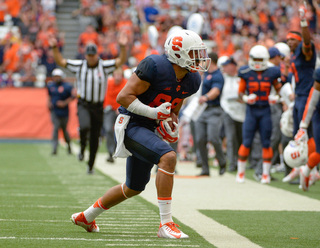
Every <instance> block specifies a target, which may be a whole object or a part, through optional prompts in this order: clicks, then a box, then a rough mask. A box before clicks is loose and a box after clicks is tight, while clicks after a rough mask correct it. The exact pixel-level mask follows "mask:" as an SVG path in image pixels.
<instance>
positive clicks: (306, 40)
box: [299, 6, 313, 61]
mask: <svg viewBox="0 0 320 248" xmlns="http://www.w3.org/2000/svg"><path fill="white" fill-rule="evenodd" d="M306 13H307V10H306V7H305V6H300V7H299V17H300V26H301V35H302V42H303V44H302V53H303V54H304V56H305V58H306V60H307V61H309V60H311V59H312V56H313V50H312V44H311V36H310V31H309V27H308V21H307V18H306Z"/></svg>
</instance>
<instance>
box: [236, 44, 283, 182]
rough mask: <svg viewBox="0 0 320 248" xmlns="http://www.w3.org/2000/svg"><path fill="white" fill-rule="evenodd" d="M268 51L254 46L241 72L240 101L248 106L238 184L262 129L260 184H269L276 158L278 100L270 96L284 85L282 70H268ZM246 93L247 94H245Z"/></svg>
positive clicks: (242, 178)
mask: <svg viewBox="0 0 320 248" xmlns="http://www.w3.org/2000/svg"><path fill="white" fill-rule="evenodd" d="M268 61H269V52H268V50H267V48H266V47H264V46H262V45H256V46H253V47H252V48H251V49H250V52H249V65H248V66H243V67H241V68H240V69H239V73H238V75H239V77H240V78H241V79H240V85H239V98H240V100H242V101H243V102H245V103H246V104H247V108H246V117H245V120H244V123H243V134H242V135H243V138H242V144H241V146H240V148H239V151H238V164H237V166H238V172H237V176H236V181H237V182H238V183H243V182H244V181H245V168H246V163H247V158H248V156H249V153H250V149H251V145H252V141H253V138H254V135H255V132H256V131H257V130H259V133H260V137H261V143H262V159H263V163H262V177H261V183H270V167H271V159H272V156H273V151H272V148H271V147H270V138H271V131H272V121H271V110H270V104H273V103H274V101H275V99H274V97H271V96H270V91H271V87H272V86H274V88H275V90H276V91H277V92H279V90H280V88H281V83H280V82H279V81H278V78H280V77H281V72H280V68H279V67H276V66H273V67H268ZM246 93H247V94H246Z"/></svg>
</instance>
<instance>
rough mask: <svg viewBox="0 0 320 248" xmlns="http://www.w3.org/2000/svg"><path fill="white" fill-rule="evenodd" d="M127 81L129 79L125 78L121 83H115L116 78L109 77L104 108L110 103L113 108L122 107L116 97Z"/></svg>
mask: <svg viewBox="0 0 320 248" xmlns="http://www.w3.org/2000/svg"><path fill="white" fill-rule="evenodd" d="M126 83H127V79H125V78H123V79H122V81H121V83H120V84H115V82H114V78H113V77H111V78H109V79H108V87H107V90H106V96H105V98H104V102H103V108H105V107H106V106H108V105H111V107H112V109H113V110H116V109H117V108H119V107H120V104H119V103H117V101H116V98H117V95H118V94H119V92H120V90H121V89H122V88H123V87H124V86H125V84H126Z"/></svg>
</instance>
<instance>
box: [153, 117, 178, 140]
mask: <svg viewBox="0 0 320 248" xmlns="http://www.w3.org/2000/svg"><path fill="white" fill-rule="evenodd" d="M173 125H174V128H173V130H171V128H170V126H169V123H168V122H167V121H165V120H164V121H160V124H159V126H158V127H157V133H158V135H159V136H160V137H161V138H163V139H164V140H166V141H168V142H170V143H176V142H177V141H178V139H179V128H178V124H177V123H176V122H173Z"/></svg>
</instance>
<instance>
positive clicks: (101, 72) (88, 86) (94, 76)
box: [49, 32, 128, 174]
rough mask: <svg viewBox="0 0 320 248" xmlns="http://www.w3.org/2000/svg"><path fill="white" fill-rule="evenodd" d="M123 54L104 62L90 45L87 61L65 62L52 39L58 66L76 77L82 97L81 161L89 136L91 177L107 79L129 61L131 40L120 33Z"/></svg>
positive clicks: (80, 120)
mask: <svg viewBox="0 0 320 248" xmlns="http://www.w3.org/2000/svg"><path fill="white" fill-rule="evenodd" d="M118 42H119V45H120V54H119V57H118V58H116V59H111V60H102V59H101V58H100V57H99V55H98V51H97V46H96V45H95V44H93V43H89V44H88V45H87V46H86V50H85V51H86V54H85V59H83V60H74V59H65V58H63V56H62V54H61V53H60V51H59V49H58V47H57V40H56V39H55V38H54V37H51V38H50V39H49V44H50V47H51V49H52V50H53V56H54V60H55V62H56V63H57V64H58V65H59V66H61V67H64V68H67V69H68V70H69V71H71V72H73V73H75V75H76V78H77V82H76V88H77V95H78V118H79V124H80V145H81V149H80V153H79V155H78V158H79V160H80V161H82V160H83V158H84V151H85V147H86V144H87V137H88V134H89V137H90V138H89V144H90V156H89V161H88V174H92V173H93V166H94V161H95V157H96V153H97V150H98V146H99V136H100V131H101V127H102V124H103V101H104V97H105V91H106V87H107V78H108V75H109V74H111V73H112V72H113V71H114V70H115V69H116V68H117V67H119V66H121V65H122V64H123V63H125V62H126V60H127V52H126V45H127V42H128V38H127V36H126V35H125V33H123V32H120V33H119V40H118Z"/></svg>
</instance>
